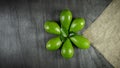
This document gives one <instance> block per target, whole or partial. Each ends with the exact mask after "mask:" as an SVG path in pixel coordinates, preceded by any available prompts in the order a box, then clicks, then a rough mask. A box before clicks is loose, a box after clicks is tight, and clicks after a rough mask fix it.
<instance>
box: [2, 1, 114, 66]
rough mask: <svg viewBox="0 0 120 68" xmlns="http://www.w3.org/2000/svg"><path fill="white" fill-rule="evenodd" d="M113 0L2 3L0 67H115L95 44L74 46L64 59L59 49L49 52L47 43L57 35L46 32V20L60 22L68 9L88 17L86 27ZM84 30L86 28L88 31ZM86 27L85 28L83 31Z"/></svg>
mask: <svg viewBox="0 0 120 68" xmlns="http://www.w3.org/2000/svg"><path fill="white" fill-rule="evenodd" d="M110 2H111V0H76V1H75V0H59V1H58V0H57V1H56V0H52V1H51V0H6V1H1V2H0V68H113V67H112V66H111V64H109V62H107V61H106V60H105V59H104V57H103V56H102V55H101V54H100V53H99V52H98V51H97V50H96V49H94V48H93V47H90V48H89V49H88V50H80V49H78V48H75V55H74V57H73V58H72V59H70V60H65V59H63V58H62V57H61V55H60V50H58V51H55V52H50V51H48V50H47V49H46V48H45V43H46V42H47V41H48V40H49V39H50V38H52V37H55V35H51V34H48V33H46V32H45V31H44V28H43V25H44V22H45V21H47V20H55V21H58V22H59V13H60V11H61V10H63V9H65V8H69V9H70V10H71V11H72V12H73V17H74V18H75V17H84V18H85V19H86V27H85V29H86V28H87V27H88V26H89V25H90V24H91V23H92V22H93V21H94V20H95V19H96V18H97V17H98V16H99V15H100V14H101V13H102V11H103V10H104V9H105V7H106V6H107V5H108V4H109V3H110ZM85 29H84V30H85ZM84 30H83V31H84Z"/></svg>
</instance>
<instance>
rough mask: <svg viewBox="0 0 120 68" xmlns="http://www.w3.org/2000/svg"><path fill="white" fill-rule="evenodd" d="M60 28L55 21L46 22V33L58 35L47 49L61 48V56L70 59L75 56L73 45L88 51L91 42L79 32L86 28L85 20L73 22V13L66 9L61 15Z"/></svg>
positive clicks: (77, 19)
mask: <svg viewBox="0 0 120 68" xmlns="http://www.w3.org/2000/svg"><path fill="white" fill-rule="evenodd" d="M60 24H61V25H60V26H59V25H58V24H57V23H56V22H55V21H46V22H45V24H44V29H45V31H46V32H48V33H51V34H56V35H58V36H57V37H55V38H52V39H50V40H49V41H48V42H47V43H46V48H47V49H48V50H50V51H55V50H58V49H59V48H61V55H62V56H63V57H64V58H66V59H70V58H72V57H73V55H74V48H73V44H74V45H75V46H76V47H78V48H80V49H88V48H89V47H90V41H89V40H88V39H87V38H85V37H84V36H82V35H78V34H77V32H78V31H80V30H82V29H83V28H84V26H85V19H84V18H75V19H74V20H72V13H71V11H70V10H68V9H65V10H62V11H61V13H60Z"/></svg>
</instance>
